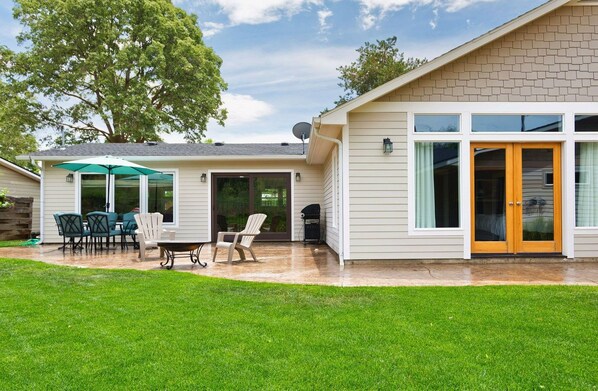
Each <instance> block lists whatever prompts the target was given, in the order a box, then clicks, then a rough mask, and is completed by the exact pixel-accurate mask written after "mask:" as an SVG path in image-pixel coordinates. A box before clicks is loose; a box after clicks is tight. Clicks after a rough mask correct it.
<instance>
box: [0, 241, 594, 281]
mask: <svg viewBox="0 0 598 391" xmlns="http://www.w3.org/2000/svg"><path fill="white" fill-rule="evenodd" d="M57 248H58V245H52V244H50V245H43V246H35V247H13V248H0V258H23V259H33V260H39V261H42V262H46V263H51V264H57V265H65V266H76V267H90V268H107V269H136V270H163V272H164V273H171V272H173V271H181V272H189V273H195V274H199V275H204V276H212V277H221V278H228V279H233V280H243V281H262V282H279V283H292V284H317V285H335V286H466V285H514V284H524V285H532V284H539V285H555V284H564V285H594V286H598V262H580V261H579V260H578V261H570V260H564V261H561V260H558V261H554V260H550V262H548V260H542V259H533V260H529V259H526V260H519V261H516V262H505V261H500V262H498V263H497V262H492V263H487V262H484V261H481V260H474V261H463V262H462V263H448V262H443V261H439V262H429V261H427V262H425V263H422V262H416V261H384V262H381V261H379V262H362V263H352V264H348V265H346V266H345V267H344V269H342V270H341V268H340V267H339V264H338V259H337V257H336V255H335V254H334V252H332V251H331V250H330V249H329V248H328V247H327V246H326V245H313V244H308V245H303V244H302V243H257V244H255V253H256V254H257V257H258V259H259V261H258V262H253V261H245V262H240V261H234V262H233V263H232V264H229V263H227V262H226V254H225V252H222V251H221V252H220V253H219V254H218V255H219V256H218V259H217V260H216V262H215V263H213V262H212V261H211V254H212V249H211V246H210V245H209V244H208V245H206V246H205V247H204V249H203V250H202V253H201V255H200V259H201V260H202V261H206V262H207V263H208V266H207V267H206V268H203V267H201V266H198V265H194V264H192V263H191V261H190V260H189V258H188V257H184V256H181V257H180V258H177V259H176V260H175V265H174V268H173V269H172V270H166V269H164V268H161V267H160V261H161V260H160V258H159V253H158V251H157V250H152V251H150V252H149V253H148V258H147V260H146V261H145V262H139V261H138V258H137V252H136V251H134V250H133V249H129V250H125V251H121V249H120V247H118V248H117V249H110V250H104V251H96V252H94V251H87V252H86V251H84V250H83V251H81V250H79V251H76V252H75V253H72V252H71V251H70V250H66V251H65V252H64V253H63V251H62V250H58V249H57ZM235 256H237V254H236V253H235Z"/></svg>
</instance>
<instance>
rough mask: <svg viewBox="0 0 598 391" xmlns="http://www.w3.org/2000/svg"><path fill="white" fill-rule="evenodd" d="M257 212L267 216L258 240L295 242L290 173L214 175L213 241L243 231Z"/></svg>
mask: <svg viewBox="0 0 598 391" xmlns="http://www.w3.org/2000/svg"><path fill="white" fill-rule="evenodd" d="M254 213H265V214H266V216H267V217H266V221H265V222H264V224H263V225H262V228H261V230H260V231H261V234H260V235H259V236H258V237H257V238H256V240H281V241H287V240H291V175H290V174H289V173H239V174H229V173H222V174H212V241H216V237H217V235H218V232H220V231H228V232H239V231H242V230H243V229H244V228H245V223H246V222H247V217H248V216H249V215H251V214H254Z"/></svg>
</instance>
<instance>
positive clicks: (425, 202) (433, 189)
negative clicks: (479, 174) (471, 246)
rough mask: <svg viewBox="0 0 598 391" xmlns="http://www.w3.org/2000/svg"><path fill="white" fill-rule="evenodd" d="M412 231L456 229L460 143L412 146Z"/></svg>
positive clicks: (418, 144) (416, 144)
mask: <svg viewBox="0 0 598 391" xmlns="http://www.w3.org/2000/svg"><path fill="white" fill-rule="evenodd" d="M415 227H416V228H458V227H459V143H456V142H416V143H415Z"/></svg>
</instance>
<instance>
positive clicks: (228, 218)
mask: <svg viewBox="0 0 598 391" xmlns="http://www.w3.org/2000/svg"><path fill="white" fill-rule="evenodd" d="M247 217H249V178H248V177H243V176H241V177H219V178H216V232H223V231H226V232H239V231H241V230H243V229H244V228H245V223H246V222H247Z"/></svg>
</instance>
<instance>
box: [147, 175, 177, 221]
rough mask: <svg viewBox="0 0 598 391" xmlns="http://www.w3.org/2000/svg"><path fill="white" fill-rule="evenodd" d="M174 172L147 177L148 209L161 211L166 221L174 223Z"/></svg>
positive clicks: (151, 211)
mask: <svg viewBox="0 0 598 391" xmlns="http://www.w3.org/2000/svg"><path fill="white" fill-rule="evenodd" d="M174 208H175V205H174V173H164V172H163V173H161V174H152V175H148V177H147V211H148V212H149V213H154V212H160V213H162V214H163V215H164V222H165V223H173V222H174V215H175V210H174Z"/></svg>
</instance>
